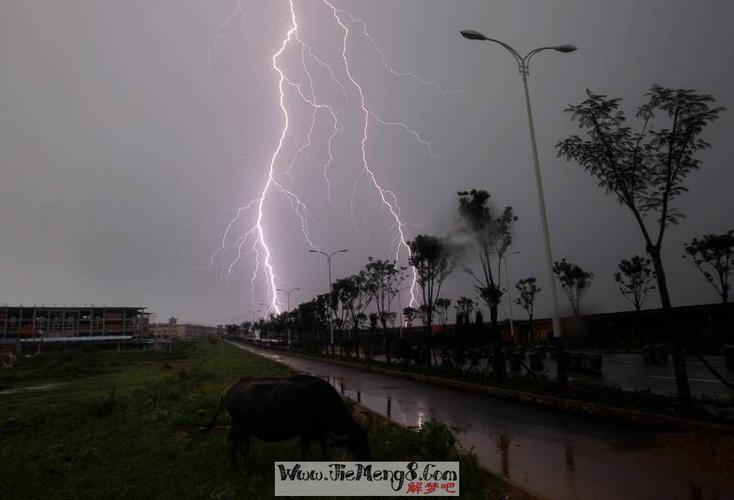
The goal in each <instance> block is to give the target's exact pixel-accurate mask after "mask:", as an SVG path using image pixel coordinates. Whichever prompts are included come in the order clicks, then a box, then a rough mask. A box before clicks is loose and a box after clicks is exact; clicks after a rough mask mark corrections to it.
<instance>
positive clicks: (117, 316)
mask: <svg viewBox="0 0 734 500" xmlns="http://www.w3.org/2000/svg"><path fill="white" fill-rule="evenodd" d="M145 310H146V308H145V307H94V306H84V307H47V306H0V339H2V340H14V339H17V340H23V341H25V340H31V339H44V340H46V339H49V340H50V339H55V338H68V337H108V336H118V337H132V338H141V337H144V336H145V334H146V332H147V328H148V316H149V313H147V312H146V311H145Z"/></svg>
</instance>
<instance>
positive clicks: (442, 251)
mask: <svg viewBox="0 0 734 500" xmlns="http://www.w3.org/2000/svg"><path fill="white" fill-rule="evenodd" d="M408 247H409V248H410V265H411V266H413V269H414V270H415V277H416V282H417V283H418V286H420V289H421V299H422V302H423V306H424V307H425V311H426V317H427V322H426V325H425V327H426V333H427V334H428V339H429V343H430V342H431V340H430V339H431V334H432V326H433V322H432V320H433V313H434V310H435V302H436V299H438V297H440V295H441V285H442V284H443V282H444V280H445V279H446V277H447V276H448V275H449V274H451V271H453V269H454V263H453V259H452V258H451V253H450V252H449V247H448V245H447V244H446V242H444V240H442V239H441V238H437V237H435V236H430V235H427V234H419V235H418V236H416V237H415V239H414V240H413V241H409V242H408ZM429 349H430V344H429Z"/></svg>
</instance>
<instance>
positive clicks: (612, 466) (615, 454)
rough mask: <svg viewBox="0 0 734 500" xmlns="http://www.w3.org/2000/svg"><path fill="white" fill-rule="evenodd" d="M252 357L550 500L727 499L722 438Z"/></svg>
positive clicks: (316, 364) (729, 477) (728, 467)
mask: <svg viewBox="0 0 734 500" xmlns="http://www.w3.org/2000/svg"><path fill="white" fill-rule="evenodd" d="M247 349H250V348H249V347H248V348H247ZM251 350H252V351H254V352H257V353H259V354H261V355H263V356H266V357H268V358H270V359H274V360H276V361H279V362H281V363H285V364H287V365H289V366H291V367H292V368H295V369H297V370H300V371H303V372H306V373H309V374H312V375H316V376H320V377H322V378H325V379H327V380H329V382H330V383H331V384H332V385H333V386H334V387H336V389H337V390H339V391H340V392H342V394H344V395H345V396H348V397H350V398H352V399H355V400H358V401H360V402H361V403H362V404H363V405H365V406H367V407H369V408H370V409H372V410H374V411H377V412H379V413H381V414H383V415H386V416H388V417H390V418H391V419H392V420H394V421H396V422H399V423H401V424H403V425H406V426H420V425H421V424H422V423H423V422H425V421H428V420H430V419H432V418H435V419H437V420H439V421H441V422H443V423H445V424H447V425H449V426H451V427H454V428H457V429H458V430H459V433H458V438H459V440H460V441H461V443H462V445H463V446H464V447H466V448H471V447H473V448H474V449H475V451H476V453H477V455H478V456H479V459H480V461H481V462H482V464H483V465H484V466H485V467H487V468H488V469H490V470H492V471H493V472H495V473H497V474H498V475H504V476H506V477H508V478H511V479H513V480H514V481H516V482H518V483H520V484H522V485H525V486H527V487H528V488H530V489H531V490H533V491H536V492H539V493H542V494H543V495H545V496H547V497H549V498H579V499H588V498H593V499H619V498H624V499H638V498H639V499H650V498H670V499H717V500H724V499H730V498H731V499H734V463H732V460H734V450H733V449H732V448H733V447H734V439H732V438H731V437H729V436H710V435H705V436H700V435H694V434H685V433H664V434H662V433H653V432H651V431H643V430H640V429H637V428H631V427H627V426H624V425H621V424H614V423H608V422H599V421H595V420H592V419H590V418H584V417H582V416H575V415H569V414H566V413H562V412H557V411H554V410H549V409H545V408H536V407H532V406H528V405H524V404H520V403H515V402H511V401H506V400H501V399H495V398H491V397H489V396H484V395H479V394H472V393H469V392H464V391H459V390H455V389H449V388H445V387H439V386H435V385H432V384H429V383H425V382H416V381H411V380H406V379H402V378H395V377H389V376H385V375H380V374H375V373H369V372H365V371H363V370H359V369H354V368H349V367H344V366H339V365H334V364H330V363H326V362H322V361H312V360H308V359H304V358H300V357H297V356H289V355H286V354H281V353H275V352H269V351H264V350H259V349H251ZM727 453H728V455H729V457H728V459H727V458H726V455H727ZM722 456H724V459H723V460H722Z"/></svg>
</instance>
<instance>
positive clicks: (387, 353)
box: [382, 321, 392, 364]
mask: <svg viewBox="0 0 734 500" xmlns="http://www.w3.org/2000/svg"><path fill="white" fill-rule="evenodd" d="M382 339H383V342H384V343H385V359H386V360H387V364H391V363H392V361H390V336H389V335H388V333H387V324H386V323H385V322H384V321H383V322H382Z"/></svg>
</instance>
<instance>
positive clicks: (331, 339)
mask: <svg viewBox="0 0 734 500" xmlns="http://www.w3.org/2000/svg"><path fill="white" fill-rule="evenodd" d="M348 251H349V250H348V249H346V248H344V249H342V250H335V251H333V252H331V253H326V252H324V251H323V250H314V249H311V250H309V252H310V253H320V254H321V255H323V256H324V257H326V262H327V264H328V266H329V304H328V307H327V309H328V310H329V345H330V346H331V350H332V352H333V351H334V325H333V323H332V321H331V298H332V293H333V292H332V290H331V258H332V257H333V256H334V255H336V254H338V253H344V252H348Z"/></svg>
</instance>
